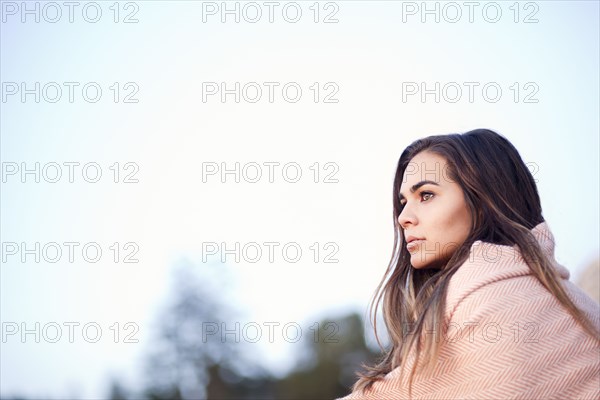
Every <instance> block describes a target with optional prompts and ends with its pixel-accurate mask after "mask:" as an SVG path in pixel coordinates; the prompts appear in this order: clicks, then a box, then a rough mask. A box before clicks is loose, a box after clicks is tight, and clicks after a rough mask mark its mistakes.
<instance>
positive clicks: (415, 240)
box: [406, 235, 425, 253]
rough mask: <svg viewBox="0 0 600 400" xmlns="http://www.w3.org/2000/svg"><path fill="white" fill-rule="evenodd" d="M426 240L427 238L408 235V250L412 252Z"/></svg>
mask: <svg viewBox="0 0 600 400" xmlns="http://www.w3.org/2000/svg"><path fill="white" fill-rule="evenodd" d="M423 241H425V239H423V238H420V237H416V236H412V235H409V236H407V237H406V250H408V252H409V253H410V252H411V251H413V250H415V249H416V248H417V247H419V246H420V245H421V243H422V242H423Z"/></svg>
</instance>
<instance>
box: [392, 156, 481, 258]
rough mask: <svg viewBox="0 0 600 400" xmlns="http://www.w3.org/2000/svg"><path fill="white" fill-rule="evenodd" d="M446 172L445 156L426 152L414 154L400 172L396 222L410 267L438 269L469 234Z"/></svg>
mask: <svg viewBox="0 0 600 400" xmlns="http://www.w3.org/2000/svg"><path fill="white" fill-rule="evenodd" d="M449 175H450V174H449V170H448V163H447V162H446V159H445V158H444V157H442V156H439V155H437V154H434V153H431V152H427V151H423V152H421V153H418V154H417V155H416V156H414V157H413V159H412V160H411V161H410V162H409V164H408V167H407V168H406V171H405V172H404V176H403V179H402V185H401V186H400V204H402V205H404V208H403V209H402V212H401V213H400V215H399V216H398V223H399V224H400V227H401V228H402V229H403V230H404V239H405V240H404V246H406V247H407V250H408V252H409V253H410V255H411V257H410V263H411V264H412V266H413V267H414V268H417V269H422V268H442V267H443V266H444V265H445V263H446V262H447V261H448V260H449V259H450V257H451V256H452V254H453V253H454V251H456V249H457V248H458V247H459V246H460V245H461V244H462V243H463V242H464V241H465V239H466V238H467V236H468V235H469V232H470V229H471V214H470V212H469V210H468V208H467V204H466V202H465V198H464V194H463V191H462V189H461V187H460V186H459V184H458V183H456V182H454V181H452V180H451V178H450V176H449ZM414 238H416V239H418V240H414V241H412V242H411V243H409V241H411V240H413V239H414Z"/></svg>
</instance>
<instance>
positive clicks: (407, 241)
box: [406, 235, 424, 243]
mask: <svg viewBox="0 0 600 400" xmlns="http://www.w3.org/2000/svg"><path fill="white" fill-rule="evenodd" d="M415 240H424V239H423V238H420V237H416V236H412V235H408V236H407V237H406V243H410V242H413V241H415Z"/></svg>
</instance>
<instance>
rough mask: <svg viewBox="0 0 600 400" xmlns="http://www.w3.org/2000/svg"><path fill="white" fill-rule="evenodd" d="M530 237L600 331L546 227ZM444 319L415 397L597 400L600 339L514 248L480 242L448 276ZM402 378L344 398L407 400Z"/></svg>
mask: <svg viewBox="0 0 600 400" xmlns="http://www.w3.org/2000/svg"><path fill="white" fill-rule="evenodd" d="M532 233H533V234H534V236H535V237H536V239H537V240H538V242H539V243H540V244H541V246H542V248H543V249H544V251H545V252H546V254H547V255H548V256H549V257H550V259H551V260H553V263H554V267H555V268H556V269H557V270H558V271H559V274H560V276H561V277H562V278H563V281H562V282H563V283H564V285H565V287H566V289H567V292H568V293H569V296H570V297H571V299H572V300H573V301H574V303H575V304H576V305H577V306H578V307H579V308H581V309H582V310H583V311H584V312H585V314H586V315H588V316H589V317H590V318H591V319H592V321H593V322H594V324H595V326H596V327H597V329H599V330H600V305H599V304H598V303H596V302H595V301H594V300H592V299H591V298H590V297H589V296H587V295H586V294H585V293H584V292H583V291H581V290H580V289H579V288H578V287H576V286H575V285H574V284H573V283H572V282H571V281H569V272H568V270H567V269H565V268H564V267H563V266H562V265H560V264H558V263H557V262H556V260H555V258H554V237H553V235H552V233H551V232H550V230H549V228H548V226H547V224H546V223H545V222H543V223H541V224H539V225H538V226H536V227H535V228H534V229H533V230H532ZM445 318H446V321H447V322H449V324H450V325H449V330H448V332H447V336H446V337H445V338H444V339H443V342H442V349H441V352H440V356H439V359H438V361H437V364H436V367H435V369H434V371H433V372H430V373H424V372H423V371H419V370H417V371H416V372H415V375H414V379H413V386H412V398H413V399H557V400H558V399H560V400H563V399H600V346H599V344H598V341H596V340H594V339H593V338H592V337H590V335H589V334H587V333H586V332H585V331H584V330H583V329H582V328H581V327H580V325H579V324H577V323H576V322H575V320H574V319H573V317H572V316H571V315H570V314H569V313H568V311H567V310H566V309H564V308H563V307H562V306H561V305H560V303H559V302H558V300H556V299H555V297H554V296H553V295H552V294H551V293H550V292H548V291H547V290H546V289H545V288H544V287H543V286H542V285H541V283H539V282H538V281H537V279H536V278H535V276H534V275H532V274H531V272H530V270H529V267H528V266H527V264H525V262H524V261H523V259H522V258H521V256H520V253H519V251H518V250H517V249H516V247H512V246H501V245H495V244H490V243H485V242H481V241H477V242H475V243H474V244H473V247H472V249H471V255H470V257H469V259H468V260H467V261H466V262H465V263H464V264H463V265H462V266H461V267H460V268H459V270H458V271H457V272H456V273H455V274H454V275H453V276H452V278H451V281H450V284H449V287H448V297H447V304H446V310H445ZM407 362H408V366H412V364H413V363H414V354H413V355H412V357H410V358H409V359H408V361H407ZM408 366H407V367H405V368H408ZM405 371H409V369H406V370H405ZM399 372H400V368H396V369H394V370H392V371H391V372H390V373H389V374H388V375H386V377H385V378H384V379H383V380H381V381H378V382H376V383H375V384H374V385H373V387H372V389H371V390H370V391H368V392H366V393H365V394H361V393H352V394H350V395H348V396H346V397H344V398H343V399H344V400H350V399H365V400H366V399H408V386H407V382H408V373H407V372H405V373H404V374H403V376H402V380H400V379H399Z"/></svg>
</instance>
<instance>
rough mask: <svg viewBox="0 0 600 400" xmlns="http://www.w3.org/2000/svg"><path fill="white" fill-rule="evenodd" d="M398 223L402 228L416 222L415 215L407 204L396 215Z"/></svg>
mask: <svg viewBox="0 0 600 400" xmlns="http://www.w3.org/2000/svg"><path fill="white" fill-rule="evenodd" d="M398 223H399V224H400V226H401V227H402V229H404V230H406V229H407V228H408V227H409V226H412V225H415V224H416V223H417V217H416V215H415V213H414V212H413V211H412V209H411V207H410V206H409V205H408V204H406V205H405V206H404V208H403V209H402V212H401V213H400V215H398Z"/></svg>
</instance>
